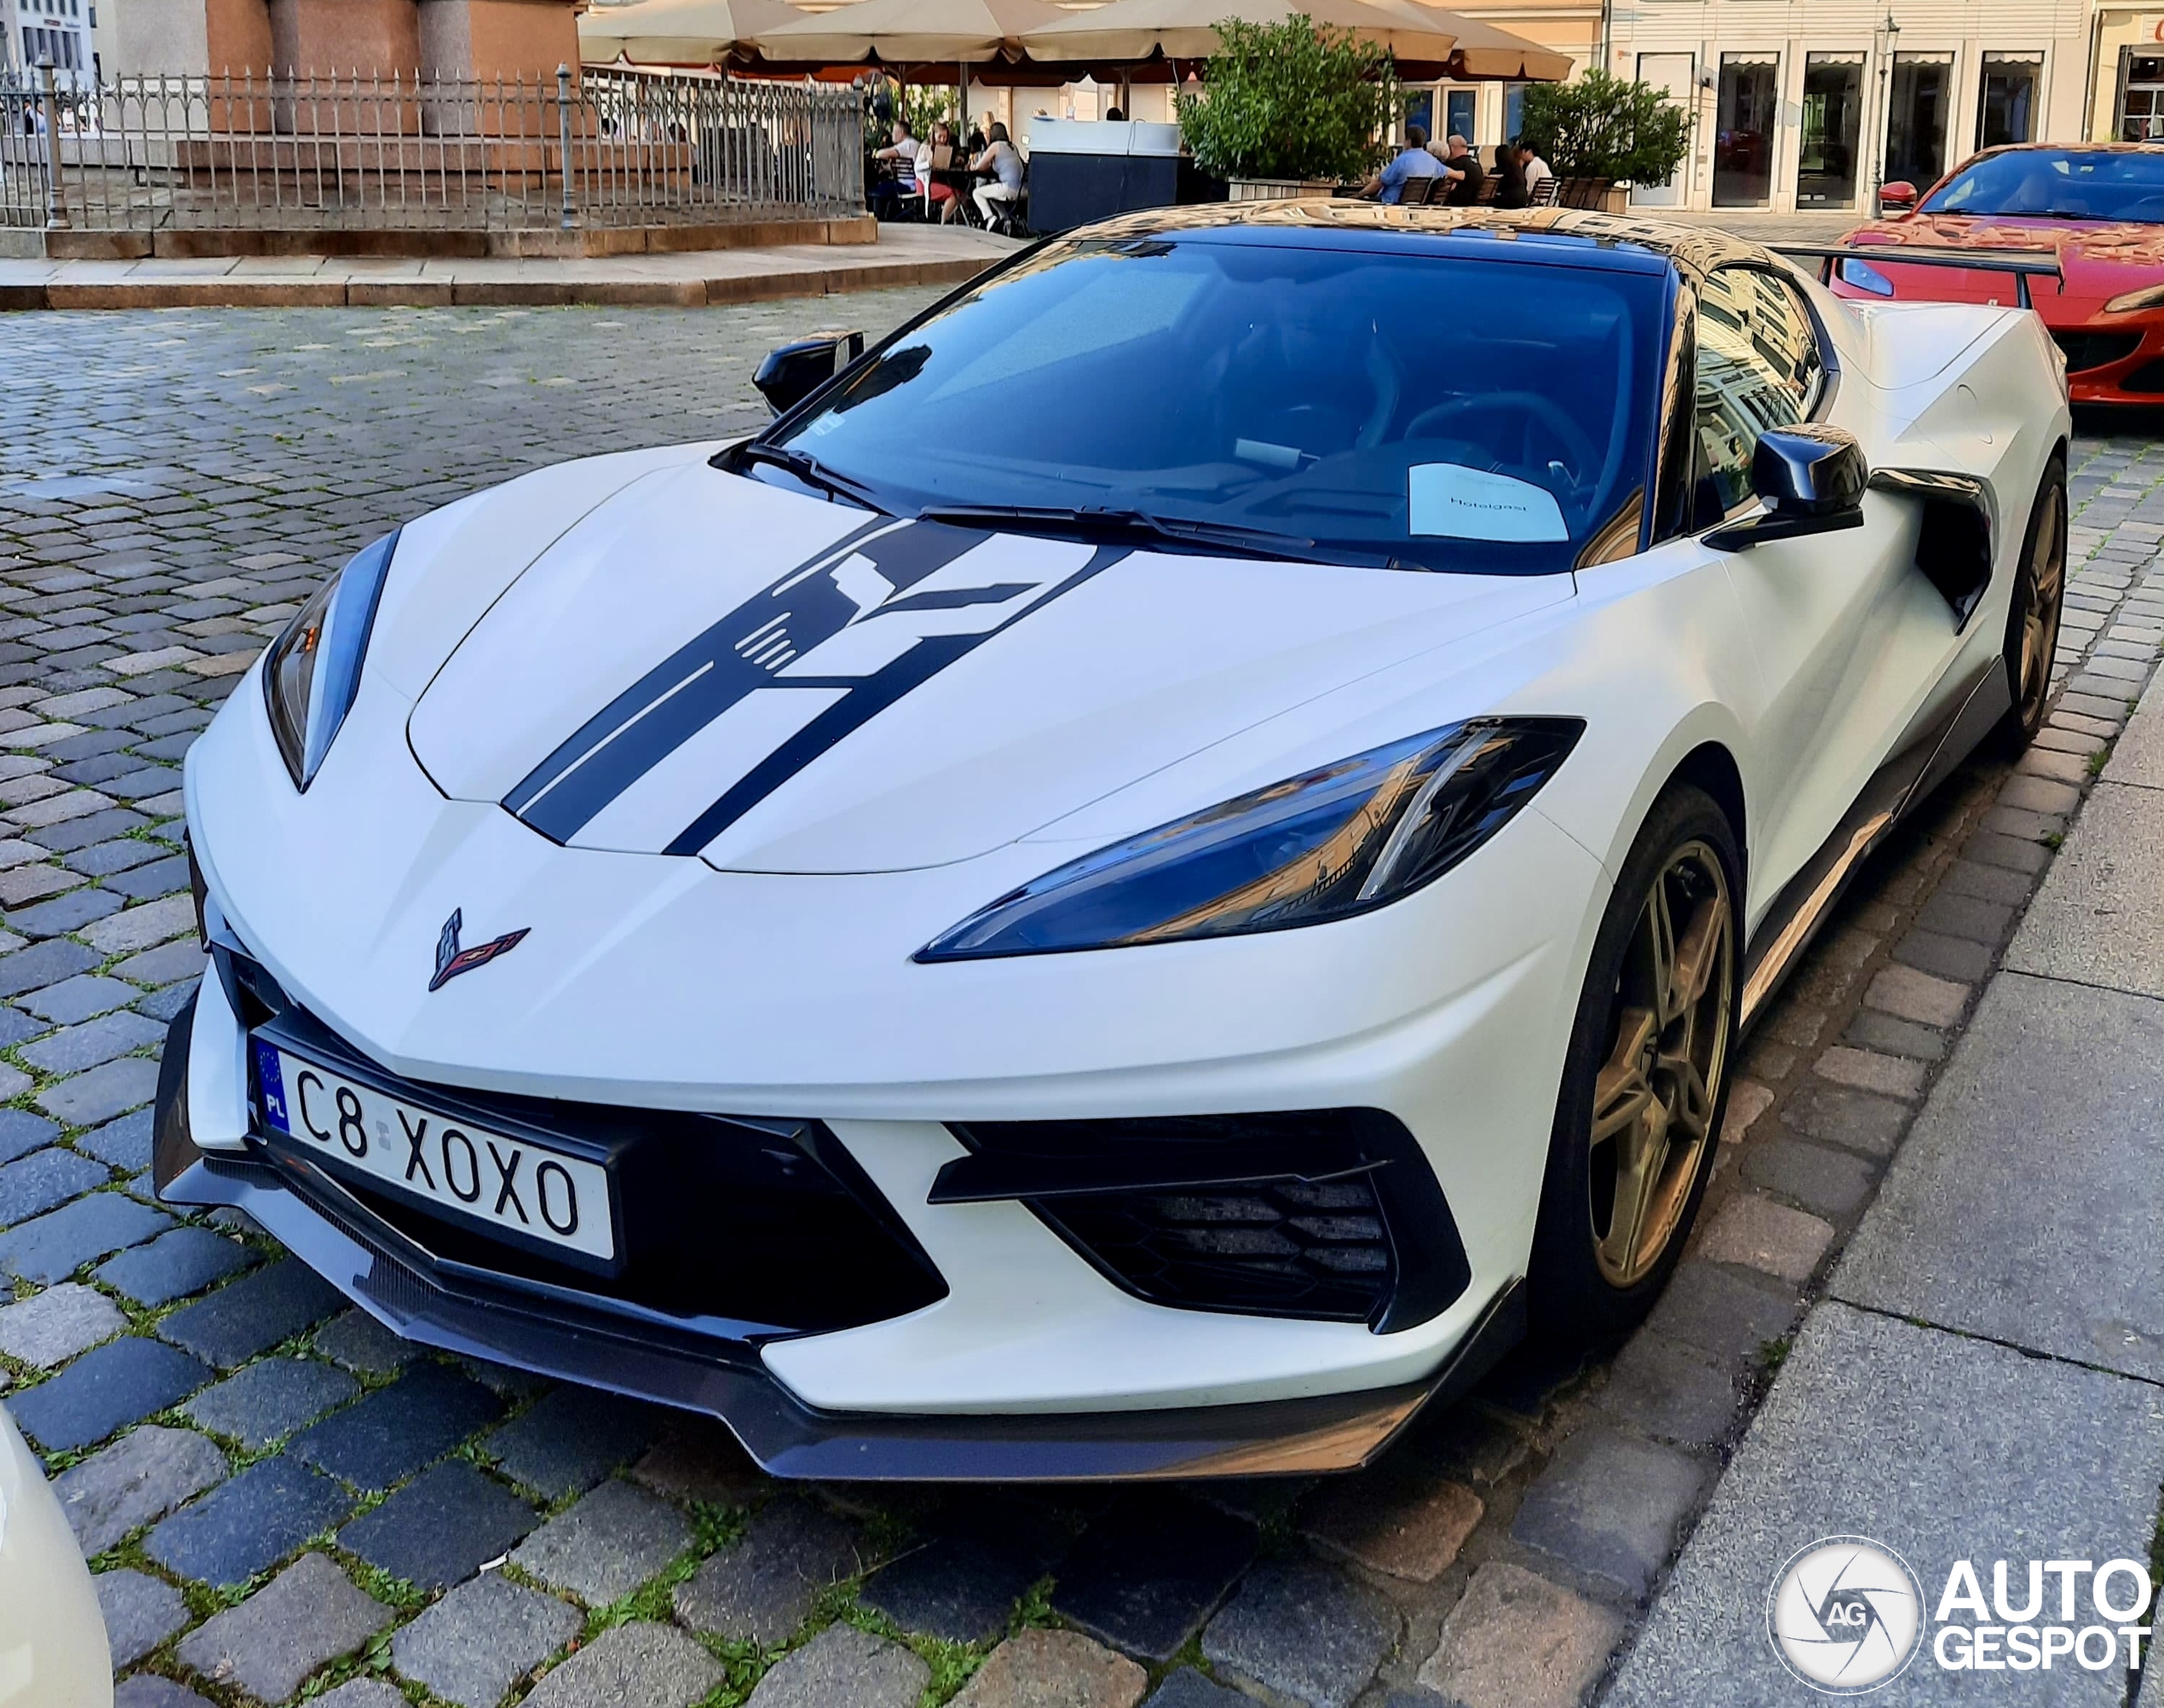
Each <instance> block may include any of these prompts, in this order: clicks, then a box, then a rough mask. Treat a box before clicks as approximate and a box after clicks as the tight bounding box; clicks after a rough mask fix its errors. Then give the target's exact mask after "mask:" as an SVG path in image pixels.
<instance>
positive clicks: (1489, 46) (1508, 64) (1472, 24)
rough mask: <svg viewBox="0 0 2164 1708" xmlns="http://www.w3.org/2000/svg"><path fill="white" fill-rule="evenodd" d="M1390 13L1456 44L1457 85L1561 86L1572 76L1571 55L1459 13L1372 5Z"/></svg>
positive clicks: (1402, 1) (1396, 1)
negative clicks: (1444, 33) (1445, 33)
mask: <svg viewBox="0 0 2164 1708" xmlns="http://www.w3.org/2000/svg"><path fill="white" fill-rule="evenodd" d="M1373 3H1374V4H1376V5H1378V6H1386V7H1388V8H1389V9H1390V10H1392V11H1394V12H1405V13H1409V14H1413V15H1414V16H1417V17H1419V18H1422V19H1424V20H1425V21H1426V22H1427V23H1428V25H1429V26H1430V27H1431V28H1435V29H1442V30H1447V31H1449V32H1450V33H1451V34H1453V36H1455V37H1457V38H1458V45H1457V46H1456V47H1455V48H1453V49H1452V50H1451V55H1450V75H1451V76H1452V77H1453V78H1455V79H1457V80H1458V81H1459V82H1461V83H1503V82H1509V83H1517V82H1521V81H1523V82H1530V83H1561V82H1563V80H1564V79H1565V78H1568V76H1569V75H1570V66H1571V59H1570V55H1568V54H1566V53H1562V52H1559V51H1558V50H1557V49H1554V48H1544V47H1542V46H1541V45H1540V43H1538V42H1529V41H1528V40H1527V39H1526V38H1525V37H1523V36H1514V35H1512V34H1511V32H1509V31H1508V30H1501V29H1498V28H1497V27H1496V26H1494V25H1493V24H1488V23H1483V22H1482V20H1480V19H1478V18H1468V17H1466V16H1465V14H1463V13H1461V12H1451V11H1446V10H1445V9H1443V8H1442V7H1440V6H1430V5H1429V4H1427V3H1426V0H1373Z"/></svg>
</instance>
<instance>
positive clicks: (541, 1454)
mask: <svg viewBox="0 0 2164 1708" xmlns="http://www.w3.org/2000/svg"><path fill="white" fill-rule="evenodd" d="M660 1433H661V1418H660V1414H659V1413H658V1412H656V1411H654V1409H653V1407H652V1406H643V1405H641V1404H640V1403H639V1402H638V1401H637V1400H626V1399H624V1397H623V1396H622V1395H616V1394H604V1393H602V1392H601V1390H600V1389H595V1388H578V1387H568V1388H559V1389H556V1390H555V1392H554V1393H552V1394H549V1395H544V1397H543V1398H542V1399H541V1400H538V1402H537V1403H536V1404H535V1405H534V1406H532V1409H531V1410H529V1411H527V1412H523V1413H521V1415H520V1416H518V1417H516V1418H513V1419H512V1420H511V1421H510V1422H509V1423H506V1424H504V1427H503V1428H502V1429H498V1430H496V1431H495V1432H494V1433H493V1434H492V1435H489V1436H488V1437H487V1438H486V1440H485V1441H483V1442H482V1443H481V1446H483V1447H484V1448H485V1449H486V1451H487V1452H489V1453H491V1454H492V1455H493V1456H494V1458H495V1459H496V1461H497V1464H498V1467H499V1468H500V1469H502V1470H503V1471H504V1473H505V1474H506V1475H509V1476H510V1477H512V1478H514V1479H515V1481H519V1482H522V1483H524V1484H525V1485H526V1486H527V1487H528V1488H531V1489H535V1490H538V1491H539V1492H541V1493H542V1494H544V1495H546V1496H547V1497H548V1498H550V1499H551V1500H560V1499H561V1498H563V1497H564V1496H565V1495H567V1494H578V1493H580V1492H583V1491H584V1490H586V1489H590V1488H591V1487H593V1486H594V1485H595V1484H596V1483H597V1482H599V1481H601V1479H602V1478H603V1477H605V1476H607V1475H608V1474H609V1473H610V1472H611V1471H613V1470H614V1469H616V1468H617V1467H618V1466H619V1465H621V1464H624V1462H625V1461H626V1460H628V1459H631V1458H636V1457H637V1456H638V1455H639V1454H641V1453H642V1452H645V1451H646V1450H647V1448H648V1447H650V1446H653V1441H654V1438H655V1437H656V1436H657V1435H659V1434H660Z"/></svg>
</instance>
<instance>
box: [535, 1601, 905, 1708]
mask: <svg viewBox="0 0 2164 1708" xmlns="http://www.w3.org/2000/svg"><path fill="white" fill-rule="evenodd" d="M912 1659H914V1657H913V1656H912ZM723 1676H724V1674H723V1673H722V1665H721V1663H720V1662H719V1661H717V1660H716V1659H714V1657H713V1656H712V1655H711V1654H709V1653H706V1651H705V1649H703V1648H700V1647H699V1644H698V1643H697V1642H694V1640H693V1639H692V1638H690V1637H688V1636H685V1635H684V1634H683V1633H682V1631H680V1630H677V1629H676V1627H675V1626H674V1625H653V1624H651V1623H648V1622H647V1621H644V1620H641V1621H638V1622H636V1623H633V1624H630V1625H616V1626H613V1627H612V1628H611V1629H609V1630H605V1631H603V1632H602V1633H601V1635H600V1636H597V1637H596V1638H595V1639H594V1640H593V1642H590V1643H588V1644H587V1645H586V1646H585V1647H584V1648H582V1649H580V1650H579V1651H578V1653H576V1654H574V1655H573V1656H572V1657H571V1658H570V1659H568V1660H567V1661H565V1662H564V1663H563V1665H561V1666H559V1667H557V1668H555V1671H551V1672H550V1673H549V1674H548V1675H547V1676H544V1678H543V1679H542V1681H541V1682H539V1683H538V1684H537V1685H535V1686H534V1687H533V1688H532V1691H531V1692H530V1693H529V1694H527V1699H526V1701H525V1703H524V1705H523V1708H690V1705H691V1704H693V1703H694V1702H696V1701H698V1700H699V1698H701V1697H702V1696H704V1695H705V1694H707V1692H709V1691H710V1690H711V1689H712V1688H714V1687H715V1686H716V1685H717V1684H719V1683H720V1682H722V1677H723ZM852 1708H854V1705H852Z"/></svg>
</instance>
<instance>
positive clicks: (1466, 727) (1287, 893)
mask: <svg viewBox="0 0 2164 1708" xmlns="http://www.w3.org/2000/svg"><path fill="white" fill-rule="evenodd" d="M1585 727H1586V726H1585V723H1584V722H1583V721H1582V720H1580V719H1578V718H1567V717H1483V718H1474V719H1472V720H1470V721H1469V722H1465V723H1453V724H1452V725H1450V726H1449V727H1447V728H1444V729H1436V730H1430V731H1429V732H1428V733H1426V734H1424V735H1416V736H1413V737H1412V738H1411V739H1408V740H1405V741H1399V742H1393V743H1392V744H1391V745H1389V746H1387V747H1378V748H1375V749H1373V750H1371V751H1369V752H1367V753H1360V754H1355V755H1354V756H1353V757H1351V758H1350V759H1344V760H1340V761H1339V762H1338V763H1336V764H1334V765H1326V766H1323V767H1321V768H1319V769H1317V770H1314V771H1309V772H1306V773H1303V774H1302V775H1300V776H1298V777H1288V778H1286V779H1285V780H1284V781H1283V782H1281V783H1273V784H1272V785H1270V786H1269V788H1267V789H1258V790H1256V791H1254V792H1253V793H1252V794H1248V795H1242V796H1239V797H1238V798H1237V799H1235V800H1230V801H1227V802H1223V804H1222V805H1219V806H1216V807H1212V808H1209V810H1207V811H1206V812H1201V813H1197V814H1194V816H1193V817H1191V818H1186V819H1178V820H1177V821H1176V822H1174V823H1172V824H1169V825H1160V826H1159V827H1158V828H1157V829H1155V830H1154V831H1145V832H1143V833H1142V835H1141V836H1138V837H1131V838H1129V839H1128V840H1127V841H1125V842H1115V843H1114V844H1113V845H1112V846H1111V847H1110V848H1099V849H1098V850H1097V851H1096V853H1094V854H1085V855H1084V856H1083V857H1082V858H1081V859H1080V860H1072V861H1070V862H1068V864H1067V865H1065V866H1061V867H1060V868H1059V869H1058V870H1057V871H1048V872H1046V873H1045V875H1044V876H1043V877H1039V878H1037V879H1034V880H1033V881H1032V882H1031V883H1026V884H1024V885H1022V888H1021V889H1016V890H1014V891H1012V892H1010V894H1005V895H1003V896H1001V897H1000V898H999V900H997V901H995V902H993V904H992V905H991V906H988V907H986V908H983V909H981V911H980V912H976V913H974V914H972V915H970V917H969V918H967V919H964V921H963V922H962V923H960V924H958V925H957V926H955V927H953V929H951V930H948V931H946V932H944V933H942V934H941V935H940V936H939V937H937V938H935V940H933V941H931V942H929V943H928V944H926V945H925V946H924V947H923V948H922V949H919V950H918V952H917V955H916V958H917V959H918V960H919V961H958V960H969V959H973V958H979V957H984V956H992V955H1031V954H1043V953H1046V952H1052V951H1056V950H1066V949H1110V948H1118V947H1121V946H1128V945H1132V944H1140V943H1171V942H1177V941H1182V940H1190V939H1194V938H1199V937H1224V936H1230V935H1235V934H1238V933H1243V932H1249V931H1281V930H1285V929H1288V928H1290V927H1292V926H1296V925H1316V924H1321V923H1323V922H1324V921H1326V920H1331V919H1343V918H1346V917H1350V916H1351V915H1353V914H1355V913H1365V912H1367V911H1368V910H1369V909H1370V908H1374V907H1380V906H1384V904H1385V903H1387V902H1391V901H1395V900H1397V899H1398V898H1399V897H1400V896H1401V895H1404V894H1408V893H1409V892H1411V891H1413V890H1415V889H1419V888H1420V886H1421V885H1423V884H1424V883H1429V882H1430V881H1431V880H1433V879H1435V878H1436V877H1440V876H1441V875H1442V873H1444V872H1446V871H1449V869H1450V868H1451V867H1452V866H1455V865H1457V864H1458V862H1459V861H1460V860H1464V859H1465V857H1466V855H1468V854H1470V853H1472V851H1473V850H1474V849H1475V848H1478V847H1479V846H1480V845H1481V844H1482V842H1486V841H1487V840H1488V838H1489V837H1492V836H1494V834H1495V833H1496V832H1497V831H1499V830H1501V829H1502V828H1503V826H1504V825H1506V824H1508V823H1509V822H1510V821H1511V818H1512V816H1513V815H1514V814H1516V813H1517V810H1518V808H1521V807H1522V806H1523V805H1525V803H1526V802H1528V801H1529V800H1531V799H1532V798H1533V795H1534V791H1536V790H1538V789H1539V788H1540V785H1542V784H1544V783H1545V782H1546V781H1547V780H1548V779H1549V778H1551V777H1552V776H1553V775H1554V774H1555V773H1556V768H1557V767H1558V766H1559V765H1561V764H1562V763H1563V760H1564V759H1565V757H1567V756H1568V754H1569V752H1570V750H1571V748H1572V747H1573V746H1574V745H1576V743H1577V740H1578V738H1579V736H1580V734H1581V733H1583V732H1584V730H1585Z"/></svg>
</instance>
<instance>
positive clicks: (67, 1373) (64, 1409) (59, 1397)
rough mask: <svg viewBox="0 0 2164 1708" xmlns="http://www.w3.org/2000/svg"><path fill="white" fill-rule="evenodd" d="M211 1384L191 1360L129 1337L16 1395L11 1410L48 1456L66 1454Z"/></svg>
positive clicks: (202, 1370) (151, 1343)
mask: <svg viewBox="0 0 2164 1708" xmlns="http://www.w3.org/2000/svg"><path fill="white" fill-rule="evenodd" d="M209 1380H210V1372H209V1371H207V1370H205V1369H204V1367H203V1366H201V1365H200V1364H199V1363H197V1362H196V1361H195V1360H193V1359H192V1358H190V1357H189V1356H187V1354H185V1353H182V1352H177V1351H176V1350H175V1349H173V1348H171V1347H170V1346H161V1345H159V1344H158V1342H156V1341H154V1340H145V1339H141V1338H140V1337H135V1336H133V1335H129V1336H125V1337H122V1338H121V1339H119V1340H116V1341H112V1342H111V1343H107V1344H106V1345H104V1346H101V1347H99V1348H97V1349H95V1350H93V1351H90V1352H86V1353H84V1354H83V1355H82V1356H81V1357H80V1358H78V1359H77V1360H75V1362H74V1363H72V1364H71V1365H69V1366H68V1367H67V1368H66V1369H65V1370H63V1371H62V1372H60V1374H59V1375H57V1376H55V1377H53V1378H52V1379H51V1380H50V1381H48V1382H44V1383H40V1384H39V1385H38V1386H37V1387H35V1388H33V1389H31V1390H30V1391H29V1392H28V1393H26V1394H19V1395H16V1396H15V1397H14V1399H13V1400H10V1401H9V1410H10V1411H11V1412H14V1419H15V1422H16V1423H18V1424H19V1425H20V1426H21V1429H22V1431H23V1433H24V1434H25V1435H28V1436H30V1437H31V1438H32V1440H34V1441H36V1442H37V1444H38V1445H39V1446H41V1447H43V1449H44V1450H45V1451H46V1452H49V1453H60V1452H67V1451H68V1450H69V1449H71V1448H73V1447H87V1446H89V1445H90V1444H91V1443H92V1442H94V1441H103V1440H104V1439H105V1438H106V1436H107V1435H111V1434H112V1432H113V1431H114V1430H115V1429H118V1428H119V1427H120V1426H121V1425H122V1424H123V1423H134V1422H135V1420H136V1419H137V1418H145V1417H147V1416H149V1415H150V1414H151V1413H152V1412H162V1411H164V1409H165V1408H166V1407H167V1406H170V1405H173V1404H175V1403H176V1401H178V1400H184V1399H186V1398H187V1396H188V1395H190V1394H193V1392H194V1391H195V1390H196V1389H198V1388H200V1387H201V1386H202V1385H203V1384H204V1383H205V1382H207V1381H209Z"/></svg>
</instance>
